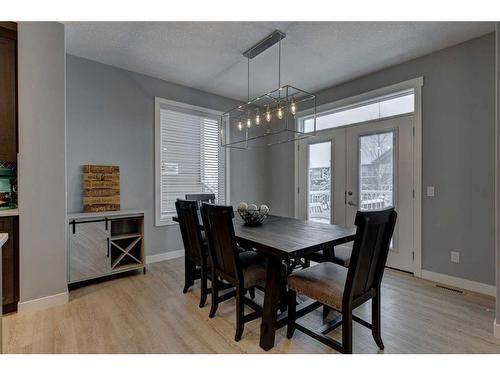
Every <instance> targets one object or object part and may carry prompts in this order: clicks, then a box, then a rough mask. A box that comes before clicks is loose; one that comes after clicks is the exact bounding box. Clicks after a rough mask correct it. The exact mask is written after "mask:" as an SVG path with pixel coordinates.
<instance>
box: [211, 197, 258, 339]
mask: <svg viewBox="0 0 500 375" xmlns="http://www.w3.org/2000/svg"><path fill="white" fill-rule="evenodd" d="M201 215H202V220H203V226H204V228H205V234H206V237H207V240H208V249H209V253H210V258H211V260H212V264H213V267H212V269H211V271H212V280H214V281H218V280H219V278H220V279H222V280H224V281H226V282H228V283H229V284H231V285H233V286H235V287H236V295H234V294H231V293H226V294H225V295H224V296H219V287H218V283H217V282H213V283H212V284H213V286H212V306H211V309H210V315H209V316H210V318H212V317H214V316H215V313H216V312H217V308H218V306H219V303H220V302H222V301H224V300H227V299H228V298H231V297H234V296H235V297H236V335H235V338H234V339H235V340H236V341H239V340H240V339H241V336H242V334H243V329H244V324H245V323H246V322H249V321H251V320H254V319H257V318H259V317H261V316H262V308H261V307H260V306H258V305H257V304H256V303H255V302H253V301H252V300H250V299H248V298H246V297H245V293H246V292H247V291H252V290H253V288H255V287H256V286H257V285H262V284H264V283H265V280H266V264H265V258H264V257H262V256H260V255H259V254H258V253H257V252H255V251H251V250H249V251H241V249H240V248H239V247H238V245H237V243H236V237H235V235H234V227H233V218H234V211H233V207H231V206H218V205H214V204H210V203H203V204H202V206H201ZM245 304H247V305H248V306H249V307H251V308H252V309H253V310H254V312H252V313H250V314H248V315H244V312H245V311H244V305H245Z"/></svg>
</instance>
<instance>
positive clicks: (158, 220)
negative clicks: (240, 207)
mask: <svg viewBox="0 0 500 375" xmlns="http://www.w3.org/2000/svg"><path fill="white" fill-rule="evenodd" d="M162 105H165V106H169V107H171V108H174V109H175V108H178V109H179V111H180V112H182V110H188V111H196V112H200V113H205V114H207V115H209V116H211V117H213V116H214V115H215V116H217V117H218V118H219V120H218V122H219V127H220V117H221V116H222V114H223V112H222V111H218V110H215V109H211V108H205V107H200V106H196V105H192V104H187V103H182V102H177V101H174V100H169V99H165V98H161V97H157V96H155V132H154V138H155V139H154V141H155V226H156V227H160V226H166V225H177V223H176V222H175V221H173V216H174V215H168V216H166V217H162V214H161V176H160V174H161V160H160V144H161V139H160V137H161V129H160V126H161V121H160V109H161V107H162ZM219 147H222V145H221V144H220V143H219ZM224 152H225V159H226V160H225V168H224V179H225V189H226V191H225V198H226V202H225V203H227V202H230V196H229V192H230V190H231V189H230V185H229V182H230V179H229V171H230V150H229V149H228V148H225V150H224Z"/></svg>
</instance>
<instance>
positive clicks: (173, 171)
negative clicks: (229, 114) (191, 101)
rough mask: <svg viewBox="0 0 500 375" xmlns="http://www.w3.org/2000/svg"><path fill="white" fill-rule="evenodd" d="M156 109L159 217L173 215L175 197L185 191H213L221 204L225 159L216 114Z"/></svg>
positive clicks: (182, 194) (184, 109)
mask: <svg viewBox="0 0 500 375" xmlns="http://www.w3.org/2000/svg"><path fill="white" fill-rule="evenodd" d="M157 110H159V137H160V139H159V162H160V168H159V173H160V176H159V184H158V185H159V186H158V187H157V188H159V190H160V191H159V194H158V193H157V195H159V204H160V210H159V212H160V220H165V219H167V218H170V217H171V216H173V215H174V214H175V200H176V199H177V198H182V199H184V197H185V194H187V193H214V194H215V198H216V201H217V202H219V203H222V204H224V203H225V201H226V186H225V185H226V183H225V182H226V178H225V164H226V160H225V149H224V148H222V147H221V146H220V138H219V117H218V116H216V115H214V114H211V113H203V112H200V111H196V110H190V109H186V108H175V107H171V106H166V105H160V106H159V109H157ZM157 116H158V114H157ZM157 136H158V134H157Z"/></svg>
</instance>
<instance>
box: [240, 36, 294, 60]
mask: <svg viewBox="0 0 500 375" xmlns="http://www.w3.org/2000/svg"><path fill="white" fill-rule="evenodd" d="M285 37H286V34H285V33H284V32H283V31H279V30H274V31H273V32H272V33H271V34H269V35H268V36H266V37H265V38H264V39H262V40H261V41H260V42H258V43H257V44H255V45H254V46H252V47H250V48H249V49H247V50H246V51H245V52H243V56H245V57H246V58H247V59H253V58H254V57H255V56H258V55H260V54H261V53H262V52H264V51H265V50H266V49H268V48H270V47H272V46H274V45H275V44H276V43H278V42H279V41H280V40H282V39H285Z"/></svg>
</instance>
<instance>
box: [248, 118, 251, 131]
mask: <svg viewBox="0 0 500 375" xmlns="http://www.w3.org/2000/svg"><path fill="white" fill-rule="evenodd" d="M251 126H252V121H251V120H250V118H247V128H248V129H250V127H251Z"/></svg>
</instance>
